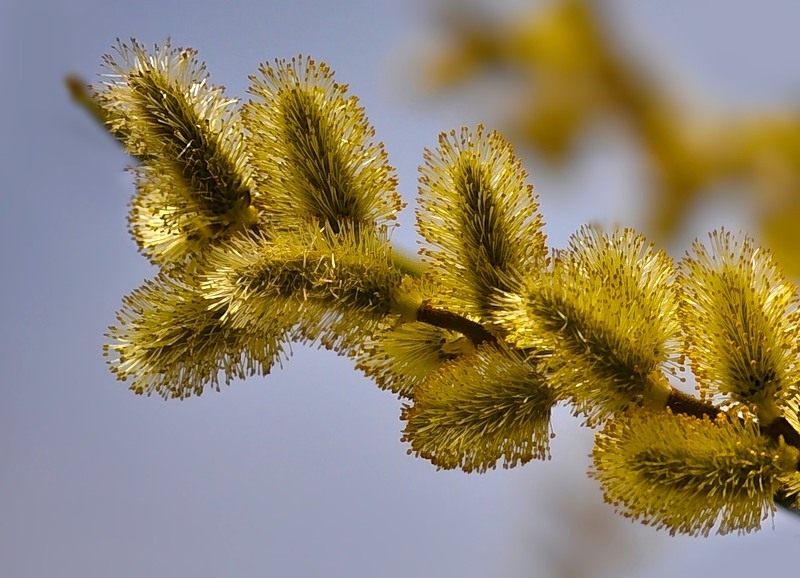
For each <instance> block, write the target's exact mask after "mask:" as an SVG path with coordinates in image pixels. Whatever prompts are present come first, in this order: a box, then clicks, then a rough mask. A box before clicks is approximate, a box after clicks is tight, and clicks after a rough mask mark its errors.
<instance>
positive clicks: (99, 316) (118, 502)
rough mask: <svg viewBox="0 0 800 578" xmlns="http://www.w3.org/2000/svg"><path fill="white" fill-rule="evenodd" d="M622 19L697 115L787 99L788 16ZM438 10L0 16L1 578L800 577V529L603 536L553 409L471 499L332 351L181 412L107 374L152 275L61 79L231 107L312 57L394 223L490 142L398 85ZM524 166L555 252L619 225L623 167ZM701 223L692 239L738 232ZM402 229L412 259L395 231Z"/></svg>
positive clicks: (152, 7)
mask: <svg viewBox="0 0 800 578" xmlns="http://www.w3.org/2000/svg"><path fill="white" fill-rule="evenodd" d="M509 4H511V3H509ZM513 4H520V2H514V3H513ZM614 5H615V6H616V7H617V8H618V12H619V13H621V14H625V15H626V18H625V21H624V25H626V26H633V29H634V30H635V33H636V35H637V37H639V38H640V39H641V40H642V41H643V42H645V43H646V44H648V45H651V46H653V47H655V48H656V49H657V50H658V51H659V52H660V54H662V55H665V56H667V57H668V58H669V61H670V64H671V65H672V66H674V67H675V69H677V70H680V71H681V73H682V74H685V75H686V76H687V78H691V79H692V80H693V81H694V83H695V84H694V86H695V87H696V88H701V89H702V92H704V93H705V95H706V96H709V95H710V96H711V97H714V98H718V99H720V100H722V101H723V102H726V103H731V104H740V105H754V104H756V105H758V104H763V103H780V102H783V103H786V102H790V101H789V99H791V98H796V97H797V95H798V93H799V92H800V72H799V71H798V69H797V68H796V63H795V55H796V54H798V53H799V52H800V38H798V37H797V35H796V23H797V22H799V21H800V4H797V3H795V2H791V1H790V0H784V1H779V0H769V1H766V2H763V3H758V6H756V3H752V2H744V1H742V2H735V1H730V2H723V1H721V0H719V1H711V0H702V1H697V2H690V1H688V0H680V1H674V2H669V3H666V2H658V1H656V0H647V1H643V2H632V1H630V0H627V1H625V0H617V1H615V2H614ZM432 12H433V10H432V9H431V8H430V6H429V5H428V3H425V2H423V1H422V0H419V1H417V2H390V1H385V0H371V1H367V0H365V1H342V2H322V1H317V2H312V1H301V2H291V1H288V0H286V1H278V0H269V1H263V2H256V1H252V2H230V3H223V2H168V1H164V2H152V1H150V0H144V1H140V2H135V3H133V2H101V1H99V0H96V1H93V2H90V1H86V0H84V1H77V2H71V3H56V2H50V3H48V2H37V1H27V2H19V1H16V0H11V1H8V0H7V1H6V2H4V3H3V4H2V6H0V73H1V74H2V79H3V83H2V89H0V103H2V107H1V108H0V110H2V111H3V115H4V118H3V128H2V130H1V131H0V147H1V148H0V168H1V170H0V186H1V187H2V188H0V203H2V205H1V206H0V207H1V210H0V265H2V271H3V273H2V282H1V283H0V295H2V299H0V319H2V323H0V331H1V332H2V348H0V360H1V361H2V363H0V575H2V576H4V577H5V576H8V577H10V578H34V577H36V578H39V577H43V576H59V577H64V578H71V577H76V578H77V577H81V578H87V577H110V576H114V577H118V578H127V577H131V578H133V577H141V576H194V577H205V576H220V575H222V576H237V577H238V576H243V577H249V576H287V577H288V576H300V577H305V576H314V577H316V576H326V577H361V576H364V577H374V576H378V577H382V578H383V577H385V578H393V577H404V578H408V577H415V578H417V577H420V578H424V577H434V576H437V577H438V576H459V577H462V578H472V577H476V578H477V577H480V576H503V577H505V576H508V577H521V576H531V575H539V576H549V575H557V573H556V570H555V569H554V568H559V567H560V568H564V567H565V565H566V564H567V563H574V564H578V563H579V562H580V561H581V560H583V561H587V560H588V561H589V562H590V564H592V565H593V575H595V576H598V575H603V574H602V572H607V574H606V575H608V576H622V575H625V571H626V569H628V570H629V571H630V572H631V574H630V575H635V576H641V577H659V576H673V575H688V576H692V575H700V574H701V573H704V572H711V571H712V570H713V571H715V572H719V573H720V574H721V575H726V576H729V577H732V576H746V575H749V574H750V573H752V572H755V571H765V570H786V571H789V570H790V569H791V571H794V572H796V569H797V563H796V549H795V548H796V545H797V544H798V543H800V542H799V540H800V517H790V516H787V515H784V514H781V513H779V514H778V515H777V516H776V517H775V520H774V525H775V529H774V530H773V529H772V528H771V524H770V523H769V522H767V523H766V524H765V529H764V530H762V531H761V532H759V533H756V534H753V535H749V536H743V537H736V536H733V537H722V538H720V537H712V538H710V539H687V538H670V537H669V536H667V535H665V534H664V532H655V531H654V530H652V529H650V528H646V527H643V526H641V525H639V524H632V523H630V522H628V521H626V520H623V519H622V518H619V517H616V516H614V515H613V514H612V513H611V508H610V507H606V506H604V505H603V504H602V497H601V494H600V491H599V488H597V487H596V485H595V484H594V483H593V482H592V481H590V480H586V479H585V476H584V472H585V470H586V468H587V467H588V457H587V455H588V452H589V450H590V447H591V432H589V431H588V430H585V429H581V428H579V427H578V420H575V419H572V418H570V417H569V416H568V415H567V412H566V411H561V410H560V411H559V412H557V414H556V417H555V424H554V425H555V428H556V433H557V434H558V437H557V438H556V439H555V440H554V445H553V459H552V460H551V461H550V462H546V463H532V464H529V465H527V466H525V467H522V468H518V469H515V470H510V471H502V470H501V471H495V472H490V473H488V474H485V475H482V476H478V475H466V474H463V473H459V472H437V471H436V470H435V469H434V468H433V467H431V466H430V464H428V463H427V462H424V461H422V460H418V459H414V458H412V457H409V456H407V455H406V447H405V446H404V445H403V444H401V443H400V441H399V438H400V429H401V423H400V421H399V419H398V416H399V409H400V403H399V402H398V401H397V400H396V399H394V398H393V397H392V396H391V395H390V394H388V393H385V392H381V391H379V390H378V389H377V388H376V387H375V386H374V385H373V384H372V383H370V382H369V381H368V380H366V379H364V378H363V377H362V376H361V375H359V374H358V373H356V372H355V371H353V370H352V368H351V364H350V362H348V361H347V360H344V359H339V358H337V357H335V356H334V355H332V354H331V353H329V352H325V351H316V350H309V349H306V348H302V347H297V348H296V350H295V356H294V357H293V359H291V360H290V361H289V362H288V363H286V364H285V367H284V368H283V369H282V370H278V371H275V372H274V373H273V374H272V375H270V376H268V377H267V378H263V379H261V378H259V379H249V380H247V381H245V382H237V383H234V384H233V385H232V386H231V387H229V388H227V389H225V390H223V391H222V392H221V393H219V394H217V393H207V394H204V395H203V396H202V397H200V398H198V399H193V400H190V401H185V402H164V401H162V400H161V399H150V398H141V397H136V396H134V395H133V394H131V393H130V392H128V391H127V389H126V387H125V385H124V384H122V383H118V382H116V381H115V380H114V378H113V376H112V375H111V374H110V373H109V372H108V371H107V369H106V367H105V363H104V360H103V358H102V355H101V346H102V343H103V340H104V337H103V333H104V331H105V329H106V327H107V326H108V325H109V324H111V323H113V322H114V312H115V311H116V309H117V308H118V306H119V303H120V299H121V297H122V296H123V295H124V294H126V293H128V292H130V291H131V290H133V289H134V288H135V287H137V286H138V285H139V284H140V283H141V282H142V280H143V279H145V278H146V277H148V276H150V275H151V274H152V270H151V269H150V267H149V265H148V264H147V263H146V261H145V259H144V258H142V257H141V256H139V255H138V254H137V252H136V248H135V246H134V244H133V242H132V241H131V240H130V238H129V235H128V233H127V225H126V221H125V218H126V213H127V203H128V200H129V199H130V196H131V194H132V192H133V187H132V184H131V175H130V174H128V173H125V172H123V170H122V169H123V168H124V167H125V166H126V165H127V164H129V162H130V161H129V160H128V159H127V158H126V157H125V155H124V153H123V152H122V151H121V150H120V149H119V148H118V147H117V146H116V145H115V144H114V143H113V142H112V141H111V140H110V139H109V138H108V137H106V135H105V134H104V133H103V131H102V130H101V129H100V128H99V127H97V126H95V125H94V124H93V123H92V122H91V121H90V120H89V118H88V117H87V115H86V114H85V113H84V112H83V111H82V110H80V109H79V108H77V107H76V106H75V105H73V104H72V103H71V102H70V100H69V98H68V96H67V94H66V91H65V90H64V88H63V77H64V75H65V74H67V73H78V74H81V75H83V76H85V77H86V78H89V79H93V78H94V77H95V74H96V73H97V72H98V71H99V65H100V57H101V55H102V54H104V53H106V52H108V51H109V50H110V47H111V45H112V44H113V43H114V41H115V38H117V37H120V38H123V39H126V38H129V37H131V36H133V37H136V38H137V40H140V41H142V42H144V43H146V44H148V45H152V44H153V43H154V42H163V40H164V39H165V38H167V37H171V38H172V40H173V44H175V45H189V46H193V47H195V48H197V49H199V50H200V58H201V59H203V60H205V61H206V63H207V65H208V68H209V70H210V72H211V76H212V80H213V81H214V82H215V83H218V84H223V85H225V86H226V87H227V89H228V93H229V94H231V95H242V96H244V94H245V90H246V88H247V84H248V81H247V75H248V74H251V73H253V72H255V71H256V69H257V66H258V64H259V63H260V62H262V61H266V60H272V59H274V58H280V57H291V56H293V55H295V54H297V53H301V52H302V53H303V54H311V55H313V56H314V57H315V58H317V59H319V60H324V61H326V62H327V63H328V64H330V65H331V66H332V67H333V68H334V70H335V71H336V73H337V79H338V80H340V81H341V82H346V83H349V84H350V87H351V90H352V92H353V93H355V94H357V95H358V96H359V97H360V98H361V101H362V104H363V105H364V106H365V108H366V111H367V114H368V116H369V118H370V120H371V121H372V123H373V124H374V125H375V127H376V131H377V136H378V138H379V139H380V140H382V141H384V143H385V144H386V148H387V151H388V153H389V155H390V159H391V161H392V163H393V164H394V165H395V166H396V167H397V169H398V174H399V177H400V188H401V191H402V192H403V194H404V196H405V198H406V200H407V201H409V202H411V201H412V199H413V196H414V194H415V189H416V178H417V172H416V171H417V165H418V164H419V163H420V161H421V158H422V149H423V147H425V146H433V145H435V142H436V137H437V134H438V133H439V132H440V131H442V130H449V129H450V128H454V127H458V126H461V125H462V124H474V123H476V122H480V121H482V122H485V123H487V124H488V125H490V126H491V123H492V122H493V121H494V120H495V119H491V118H483V117H482V115H481V110H478V109H476V108H475V107H474V106H472V101H471V100H470V98H469V97H466V96H465V97H457V98H453V99H449V100H443V99H435V100H432V101H429V100H426V99H424V98H421V97H420V95H419V91H418V90H417V89H415V88H414V87H413V86H412V85H411V84H410V83H411V79H412V78H413V66H414V60H413V59H414V58H416V57H419V55H420V50H419V47H420V46H425V42H427V41H429V40H430V34H431V30H432V28H431V24H430V16H431V14H432ZM620 25H623V23H620ZM414 54H416V56H412V55H414ZM528 168H529V170H530V172H532V173H533V176H532V179H531V180H532V182H533V183H534V184H535V186H536V190H537V192H538V193H539V195H540V196H541V203H542V207H543V211H544V213H545V219H546V221H547V222H548V229H547V232H548V234H549V235H550V238H551V240H552V242H553V244H554V245H560V244H563V243H564V242H565V240H566V238H567V236H568V234H569V232H571V231H572V230H574V229H575V228H577V227H578V226H579V225H580V224H581V223H582V222H585V221H586V220H606V221H612V222H623V223H626V224H631V223H628V220H634V221H635V218H636V216H635V213H633V212H632V211H633V209H632V208H631V207H635V202H633V200H634V199H635V196H636V183H637V179H636V174H635V169H634V164H633V163H632V161H631V158H630V155H629V154H627V153H626V148H625V146H624V145H623V144H620V145H612V146H606V147H603V148H601V149H597V150H593V151H590V152H589V153H587V154H586V155H585V158H582V160H581V161H580V163H578V165H576V166H575V167H574V168H573V170H571V171H570V174H568V175H557V174H555V173H553V172H552V171H548V169H546V168H545V167H540V166H539V165H537V164H536V162H535V159H530V164H528ZM702 215H703V219H702V220H698V223H697V227H698V229H703V230H707V229H710V228H712V227H714V226H718V225H719V224H728V223H730V222H733V223H734V224H736V225H737V226H738V225H740V224H744V225H746V219H747V215H746V214H742V213H741V211H739V210H737V209H736V208H735V207H710V208H709V207H707V208H706V210H705V211H704V212H703V213H702ZM632 224H635V223H632ZM402 225H403V227H402V229H401V231H400V232H399V233H398V234H397V235H396V237H395V238H396V240H398V241H399V242H400V244H403V245H406V246H408V247H411V246H413V243H414V242H415V238H416V237H415V235H414V232H413V213H412V208H409V209H407V210H406V212H405V213H404V219H403V222H402ZM701 232H702V230H698V231H697V232H696V233H694V234H700V233H701ZM596 550H599V551H596ZM609 554H611V555H609ZM612 559H616V560H617V561H618V562H619V564H618V565H615V564H614V562H613V561H612ZM559 560H561V561H560V562H559ZM578 565H579V564H578ZM605 569H607V570H605Z"/></svg>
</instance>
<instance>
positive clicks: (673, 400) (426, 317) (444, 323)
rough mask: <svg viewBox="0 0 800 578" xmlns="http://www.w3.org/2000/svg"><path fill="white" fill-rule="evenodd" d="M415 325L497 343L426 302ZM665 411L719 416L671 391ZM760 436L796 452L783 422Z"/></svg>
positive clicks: (796, 439) (794, 438) (793, 434)
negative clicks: (433, 327) (778, 442)
mask: <svg viewBox="0 0 800 578" xmlns="http://www.w3.org/2000/svg"><path fill="white" fill-rule="evenodd" d="M417 321H421V322H423V323H428V324H429V325H434V326H436V327H441V328H442V329H448V330H450V331H457V332H458V333H461V334H462V335H464V336H465V337H466V338H467V339H469V340H470V341H471V342H472V343H473V345H475V346H476V347H477V346H478V345H480V344H482V343H497V339H498V338H497V336H496V335H494V334H493V333H492V332H490V331H489V330H488V329H486V328H485V327H484V326H483V325H481V324H480V323H477V322H475V321H472V320H470V319H467V318H466V317H463V316H461V315H459V314H457V313H453V312H452V311H447V310H444V309H437V308H436V307H434V306H432V305H431V304H430V302H428V301H423V302H422V305H420V307H419V309H418V310H417ZM667 407H668V408H669V409H670V410H671V411H672V412H673V413H680V414H684V415H691V416H694V417H698V418H702V417H709V418H711V419H714V418H716V417H717V416H718V415H719V414H720V413H721V412H722V410H720V409H719V408H717V407H715V406H713V405H712V404H710V403H708V402H705V401H702V400H701V399H698V398H696V397H694V396H693V395H691V394H688V393H684V392H682V391H680V390H679V389H675V388H674V387H673V388H672V391H671V392H670V394H669V397H668V398H667ZM761 433H762V434H763V435H765V436H767V437H768V438H770V439H771V440H774V441H775V442H777V441H778V439H779V438H780V437H781V436H783V439H784V442H785V443H786V444H788V445H790V446H794V447H796V448H800V432H797V431H796V430H795V429H794V428H793V427H792V426H791V424H789V422H788V421H786V419H785V418H779V419H777V420H775V421H774V422H772V423H771V424H769V425H768V426H765V427H762V428H761ZM797 468H798V471H800V463H798V465H797Z"/></svg>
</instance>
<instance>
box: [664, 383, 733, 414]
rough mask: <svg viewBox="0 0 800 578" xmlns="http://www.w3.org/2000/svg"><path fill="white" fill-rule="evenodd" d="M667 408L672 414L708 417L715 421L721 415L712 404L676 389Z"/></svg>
mask: <svg viewBox="0 0 800 578" xmlns="http://www.w3.org/2000/svg"><path fill="white" fill-rule="evenodd" d="M667 407H668V408H669V409H671V410H672V413H682V414H685V415H691V416H694V417H703V416H708V417H710V418H711V419H714V418H715V417H717V416H718V415H719V413H720V410H719V409H718V408H716V407H714V406H713V405H711V404H710V403H706V402H704V401H701V400H699V399H698V398H696V397H694V396H693V395H690V394H688V393H684V392H682V391H680V390H679V389H675V388H674V387H673V388H672V393H670V394H669V398H668V399H667Z"/></svg>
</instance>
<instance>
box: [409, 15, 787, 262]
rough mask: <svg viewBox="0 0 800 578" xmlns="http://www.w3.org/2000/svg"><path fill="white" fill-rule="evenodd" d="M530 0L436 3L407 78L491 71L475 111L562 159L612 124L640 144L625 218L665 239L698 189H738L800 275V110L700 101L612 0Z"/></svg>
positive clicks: (474, 80)
mask: <svg viewBox="0 0 800 578" xmlns="http://www.w3.org/2000/svg"><path fill="white" fill-rule="evenodd" d="M528 4H529V6H528V7H516V8H515V9H514V10H505V11H500V10H497V9H495V8H494V7H493V5H492V4H491V3H490V2H480V3H470V4H465V3H463V2H458V1H451V2H442V3H440V4H439V5H438V16H437V22H438V38H439V42H438V48H437V49H436V51H435V52H434V53H432V54H431V53H427V54H425V56H424V58H420V59H419V61H417V62H415V63H414V69H415V70H416V71H417V76H418V80H419V81H420V82H421V83H422V84H423V86H424V87H425V88H426V89H427V90H429V91H431V93H438V94H442V93H444V94H453V93H454V92H458V93H462V94H463V93H464V92H466V91H470V90H476V89H477V88H478V86H479V85H480V83H481V82H487V81H488V82H492V83H497V82H501V83H502V86H503V90H504V91H508V92H507V93H506V95H505V96H504V97H503V98H502V99H499V100H495V101H487V102H486V103H485V105H486V106H488V107H489V110H487V112H489V113H494V114H497V113H498V110H497V109H498V108H499V109H500V111H499V112H500V118H501V119H502V120H501V122H500V124H501V130H503V131H504V132H505V133H506V134H507V136H508V137H510V138H511V139H512V141H513V142H514V143H515V144H516V145H517V146H522V147H530V149H532V150H533V151H534V153H535V154H536V155H538V156H539V157H540V158H541V159H543V160H544V161H546V162H547V163H549V164H551V165H555V166H558V167H562V168H566V169H569V167H570V164H571V163H572V162H573V159H574V155H575V150H576V148H577V147H578V146H579V144H580V142H581V140H582V138H584V137H585V136H586V134H587V133H591V132H592V131H595V130H597V129H598V128H600V127H606V128H608V127H609V126H611V127H612V128H613V130H614V131H615V132H616V133H618V134H622V135H624V138H627V139H629V140H630V141H632V142H633V144H634V146H635V147H636V148H637V151H638V152H639V153H640V156H639V160H640V162H641V163H642V165H643V166H644V169H645V175H646V179H645V188H644V190H642V191H641V193H640V194H641V195H643V196H644V197H645V198H646V202H645V203H642V204H641V206H642V207H643V208H644V210H645V212H644V214H643V215H642V219H641V222H639V223H635V224H636V225H637V226H639V227H641V228H642V229H643V232H644V233H645V234H646V235H648V237H649V238H650V239H651V240H653V241H655V242H656V243H657V244H662V243H668V242H669V241H670V240H671V239H674V238H675V237H676V236H677V235H679V234H680V233H681V232H682V230H683V228H685V227H686V226H687V223H688V222H689V221H690V219H691V216H692V212H693V210H695V208H696V207H697V206H698V204H699V203H701V202H702V201H703V199H704V197H707V196H708V195H711V194H720V193H721V194H723V195H725V196H726V197H727V198H728V202H730V203H742V201H743V199H742V194H744V197H745V198H744V205H746V208H747V211H749V212H751V213H752V214H751V215H749V217H751V218H752V230H751V231H750V233H751V234H753V235H755V236H756V237H757V238H759V240H760V241H761V242H762V243H765V244H766V245H768V246H769V247H770V248H771V249H772V250H773V251H774V252H775V254H776V256H777V257H778V260H779V262H781V263H782V264H783V266H784V267H785V269H786V271H787V273H788V274H789V275H791V276H794V277H797V276H798V275H800V236H798V235H796V233H795V229H796V227H797V223H798V222H800V107H798V106H796V105H786V106H779V105H776V106H768V107H758V108H756V107H750V108H749V109H747V110H742V107H737V106H731V105H730V103H728V102H725V100H724V99H723V98H708V97H707V96H706V98H698V97H697V95H696V94H694V92H693V91H691V90H688V89H687V86H686V84H685V83H681V82H676V79H675V78H674V76H673V75H671V74H670V73H669V71H668V70H667V69H666V68H665V67H664V66H663V64H664V63H663V62H662V61H661V60H660V59H659V57H658V56H659V55H658V54H657V53H656V52H657V51H654V50H648V48H652V47H648V46H641V44H642V43H641V42H638V41H639V40H641V36H642V34H641V32H640V31H634V30H632V29H630V28H629V27H628V25H629V24H630V22H628V21H626V18H624V15H623V14H620V13H621V12H624V10H625V7H624V5H622V4H621V3H619V2H615V3H610V2H604V1H602V0H552V1H542V2H534V3H528ZM721 17H722V15H721ZM626 27H627V29H626ZM709 34H713V31H712V30H709ZM744 40H746V39H743V41H744ZM785 57H786V58H787V60H788V59H789V55H785ZM509 103H510V104H509ZM492 108H494V109H495V110H492ZM626 224H629V223H626Z"/></svg>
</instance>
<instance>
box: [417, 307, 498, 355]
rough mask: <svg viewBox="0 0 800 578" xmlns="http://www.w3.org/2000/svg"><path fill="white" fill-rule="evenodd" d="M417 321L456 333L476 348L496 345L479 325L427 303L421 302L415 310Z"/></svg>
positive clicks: (490, 334)
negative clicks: (489, 344) (483, 344)
mask: <svg viewBox="0 0 800 578" xmlns="http://www.w3.org/2000/svg"><path fill="white" fill-rule="evenodd" d="M417 321H421V322H423V323H427V324H429V325H434V326H436V327H441V328H442V329H449V330H450V331H457V332H459V333H461V334H462V335H463V336H464V337H466V338H467V339H469V340H470V341H471V342H472V344H473V345H475V346H476V347H477V346H478V345H480V344H481V343H497V337H495V336H494V334H492V333H491V332H489V330H488V329H486V328H485V327H484V326H483V325H481V324H480V323H476V322H475V321H472V320H470V319H467V318H466V317H462V316H461V315H458V314H457V313H453V312H452V311H445V310H444V309H437V308H435V307H433V306H432V305H431V304H430V303H429V302H428V301H423V303H422V305H420V307H419V309H418V310H417Z"/></svg>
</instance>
